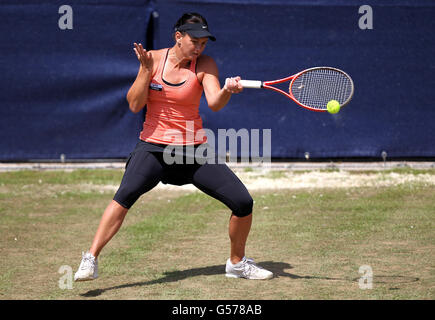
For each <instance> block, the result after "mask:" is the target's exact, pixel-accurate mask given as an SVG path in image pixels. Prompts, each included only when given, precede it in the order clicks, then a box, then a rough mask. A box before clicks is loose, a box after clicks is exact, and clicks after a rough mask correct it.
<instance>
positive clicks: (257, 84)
mask: <svg viewBox="0 0 435 320" xmlns="http://www.w3.org/2000/svg"><path fill="white" fill-rule="evenodd" d="M239 83H240V84H241V85H242V86H243V88H252V89H261V88H262V87H263V82H262V81H259V80H240V82H239Z"/></svg>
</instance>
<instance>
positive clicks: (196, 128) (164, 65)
mask: <svg viewBox="0 0 435 320" xmlns="http://www.w3.org/2000/svg"><path fill="white" fill-rule="evenodd" d="M174 32H175V33H174V39H175V44H174V46H173V47H171V48H165V49H161V50H150V51H146V50H145V49H144V48H143V47H142V45H141V44H136V43H135V44H134V52H135V54H136V56H137V58H138V60H139V62H140V66H139V71H138V74H137V77H136V79H135V81H134V83H133V84H132V86H131V88H130V89H129V91H128V93H127V101H128V103H129V107H130V110H131V111H132V112H134V113H137V112H139V111H141V110H142V109H143V108H144V107H145V105H146V106H147V112H146V119H145V122H144V124H143V130H142V131H141V133H140V136H139V142H138V143H137V145H136V147H135V149H134V150H133V152H132V153H131V154H130V157H129V158H128V160H127V163H126V169H125V173H124V176H123V178H122V181H121V185H120V187H119V189H118V191H117V192H116V194H115V196H114V198H113V200H112V201H111V202H110V204H109V205H108V206H107V208H106V210H105V211H104V213H103V216H102V218H101V221H100V224H99V226H98V229H97V232H96V234H95V236H94V240H93V242H92V245H91V247H90V249H89V251H87V252H86V253H84V254H82V261H81V264H80V266H79V269H78V271H77V272H76V273H75V276H74V280H76V281H80V280H93V279H95V278H97V277H98V255H99V254H100V252H101V250H102V249H103V247H104V246H105V245H106V244H107V243H108V241H109V240H110V239H111V238H112V237H113V236H114V235H115V234H116V232H117V231H118V230H119V228H120V226H121V224H122V222H123V220H124V218H125V216H126V214H127V212H128V210H129V209H130V208H131V206H132V205H133V204H134V203H135V202H136V200H137V199H138V198H139V197H140V196H141V195H142V194H144V193H145V192H147V191H149V190H151V189H152V188H154V187H155V186H156V185H157V184H158V183H159V182H160V181H161V182H162V183H169V184H174V185H183V184H188V183H191V184H193V185H195V186H196V187H197V188H198V189H200V190H202V191H203V192H205V193H206V194H208V195H210V196H211V197H214V198H215V199H218V200H219V201H221V202H222V203H224V204H225V205H226V206H227V207H228V208H229V209H230V210H231V218H230V222H229V238H230V244H231V246H230V257H229V259H228V260H227V263H226V270H225V271H226V276H227V277H233V278H246V279H270V278H272V276H273V274H272V272H270V271H268V270H265V269H263V268H261V267H259V266H257V265H256V264H255V263H254V261H253V260H252V259H249V258H246V257H245V244H246V240H247V237H248V234H249V231H250V228H251V223H252V208H253V200H252V197H251V196H250V194H249V192H248V190H247V189H246V187H245V186H244V185H243V183H242V182H241V181H240V180H239V179H238V177H237V176H236V175H235V174H234V173H233V172H232V171H231V170H230V169H229V168H228V167H227V165H226V164H222V163H216V162H215V161H213V162H211V161H205V163H202V164H201V163H199V161H197V162H195V163H193V164H185V163H184V164H180V163H175V164H168V163H167V161H165V159H164V151H165V148H166V147H167V146H168V145H182V146H191V147H193V148H198V147H199V146H201V145H203V144H204V143H206V141H207V137H206V136H205V135H204V134H201V130H203V128H202V120H201V117H200V115H199V104H200V98H201V95H202V92H203V91H204V93H205V97H206V100H207V103H208V106H209V107H210V108H211V109H212V110H213V111H218V110H220V109H222V108H223V107H224V106H225V105H226V104H227V103H228V101H229V100H230V97H231V95H232V94H234V93H239V92H241V91H242V86H241V84H240V83H239V81H240V77H234V78H227V79H225V85H224V87H223V88H221V86H220V83H219V78H218V69H217V66H216V63H215V61H214V60H213V59H212V58H211V57H209V56H206V55H204V54H202V52H203V51H204V48H205V46H206V44H207V42H208V41H209V40H211V41H215V40H216V39H215V37H214V36H213V35H212V34H211V33H210V31H209V28H208V24H207V21H206V19H205V18H204V17H202V16H201V15H199V14H197V13H186V14H184V15H183V16H182V17H181V18H180V19H179V20H178V21H177V23H176V24H175V26H174ZM192 130H193V132H191V131H192ZM168 132H170V133H171V134H168ZM174 132H178V133H181V134H178V135H174V134H173V133H174ZM184 155H185V154H184Z"/></svg>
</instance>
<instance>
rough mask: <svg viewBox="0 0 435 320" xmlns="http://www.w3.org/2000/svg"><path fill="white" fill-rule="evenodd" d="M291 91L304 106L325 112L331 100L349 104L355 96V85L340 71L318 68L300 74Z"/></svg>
mask: <svg viewBox="0 0 435 320" xmlns="http://www.w3.org/2000/svg"><path fill="white" fill-rule="evenodd" d="M290 89H291V94H292V95H293V96H294V97H295V99H296V100H298V101H299V102H300V103H302V104H303V105H305V106H308V107H310V108H313V109H318V110H325V109H326V105H327V104H328V102H329V101H330V100H337V101H338V102H339V103H340V105H344V104H345V103H347V102H348V100H349V99H350V98H351V97H352V94H353V83H352V80H351V79H349V77H348V76H347V75H346V74H344V73H342V72H340V71H339V70H335V69H328V68H318V69H313V70H309V71H307V72H304V73H302V74H300V75H299V76H298V77H296V78H295V79H294V80H293V82H292V85H291V88H290Z"/></svg>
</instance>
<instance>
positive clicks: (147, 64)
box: [133, 42, 153, 72]
mask: <svg viewBox="0 0 435 320" xmlns="http://www.w3.org/2000/svg"><path fill="white" fill-rule="evenodd" d="M133 50H134V52H135V53H136V57H137V59H138V60H139V62H140V64H141V66H142V68H144V69H146V70H148V71H149V72H152V71H153V57H152V55H151V52H149V51H148V52H147V51H146V50H145V49H144V48H143V47H142V44H141V43H139V44H137V43H136V42H135V43H134V48H133Z"/></svg>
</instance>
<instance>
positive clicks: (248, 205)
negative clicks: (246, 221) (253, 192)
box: [233, 195, 254, 218]
mask: <svg viewBox="0 0 435 320" xmlns="http://www.w3.org/2000/svg"><path fill="white" fill-rule="evenodd" d="M253 207H254V200H253V199H252V197H251V196H250V195H246V196H244V197H243V198H241V199H238V201H237V202H236V203H235V208H234V209H233V214H234V215H235V216H237V217H240V218H242V217H246V216H249V215H250V214H251V213H252V210H253Z"/></svg>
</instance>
